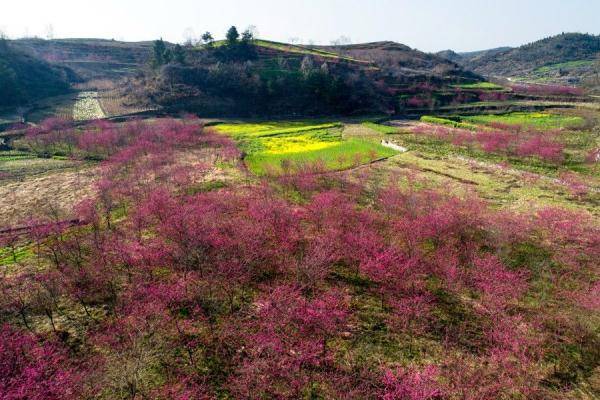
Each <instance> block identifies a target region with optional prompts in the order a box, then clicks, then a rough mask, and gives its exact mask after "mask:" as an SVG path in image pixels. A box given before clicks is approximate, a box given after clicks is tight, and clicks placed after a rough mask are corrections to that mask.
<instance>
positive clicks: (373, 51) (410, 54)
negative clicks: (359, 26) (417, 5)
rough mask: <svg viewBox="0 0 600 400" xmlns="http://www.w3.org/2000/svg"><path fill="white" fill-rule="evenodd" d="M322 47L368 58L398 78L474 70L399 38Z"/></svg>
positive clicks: (465, 74)
mask: <svg viewBox="0 0 600 400" xmlns="http://www.w3.org/2000/svg"><path fill="white" fill-rule="evenodd" d="M319 48H321V49H326V50H329V51H335V52H339V53H340V54H342V55H344V56H347V57H351V58H355V59H359V60H364V61H369V62H371V63H373V64H374V65H376V66H377V67H378V68H381V69H382V70H386V71H387V72H390V73H393V74H394V76H395V77H397V78H414V77H424V76H431V77H436V78H440V79H473V78H477V77H476V76H475V75H474V74H472V73H470V72H469V71H467V70H465V69H464V68H463V67H462V66H460V65H458V64H457V63H456V62H454V61H453V60H449V59H446V58H443V57H439V56H438V55H434V54H428V53H424V52H422V51H419V50H414V49H411V48H410V47H408V46H406V45H403V44H400V43H396V42H389V41H385V42H373V43H364V44H354V45H346V46H337V47H335V46H322V47H321V46H319Z"/></svg>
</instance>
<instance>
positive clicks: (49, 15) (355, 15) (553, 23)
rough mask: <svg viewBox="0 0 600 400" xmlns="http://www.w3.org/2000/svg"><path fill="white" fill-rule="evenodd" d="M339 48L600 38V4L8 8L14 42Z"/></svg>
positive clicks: (41, 2) (182, 3)
mask: <svg viewBox="0 0 600 400" xmlns="http://www.w3.org/2000/svg"><path fill="white" fill-rule="evenodd" d="M230 25H237V26H238V27H240V28H244V27H247V26H249V25H255V26H256V27H257V29H258V32H259V36H260V37H263V38H267V39H272V40H278V41H287V40H289V39H290V38H294V37H296V38H300V39H301V40H302V41H303V42H308V41H310V40H312V41H314V42H315V43H321V44H329V43H330V41H331V40H334V39H336V38H338V37H340V36H342V35H343V36H347V37H349V38H350V39H352V41H353V42H368V41H378V40H394V41H398V42H401V43H404V44H406V45H408V46H411V47H415V48H418V49H421V50H425V51H437V50H444V49H448V48H451V49H454V50H458V51H470V50H480V49H487V48H492V47H498V46H505V45H508V46H517V45H520V44H524V43H527V42H531V41H534V40H537V39H540V38H542V37H545V36H550V35H554V34H557V33H561V32H572V31H575V32H588V33H595V34H599V33H600V0H296V1H288V0H254V1H252V0H245V1H239V0H238V1H236V0H213V1H206V0H167V1H164V0H93V1H90V0H0V30H1V31H3V32H5V33H6V34H8V35H9V36H10V37H21V36H33V35H38V36H42V37H45V36H46V35H47V33H48V31H49V29H48V27H49V26H52V28H53V29H52V31H53V36H54V37H56V38H63V37H101V38H114V39H121V40H149V39H155V38H158V37H161V36H162V37H163V38H164V39H166V40H169V41H172V42H182V41H183V39H184V31H185V30H186V28H192V29H193V30H194V32H195V34H196V35H199V34H201V33H202V32H204V31H206V30H208V31H211V32H213V34H214V35H215V36H216V37H222V36H223V35H224V32H225V31H226V29H227V28H228V27H229V26H230Z"/></svg>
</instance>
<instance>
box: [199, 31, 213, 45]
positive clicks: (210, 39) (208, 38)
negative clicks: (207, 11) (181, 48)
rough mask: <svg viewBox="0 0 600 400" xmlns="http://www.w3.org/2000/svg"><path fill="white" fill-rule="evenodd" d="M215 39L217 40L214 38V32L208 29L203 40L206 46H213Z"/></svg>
mask: <svg viewBox="0 0 600 400" xmlns="http://www.w3.org/2000/svg"><path fill="white" fill-rule="evenodd" d="M214 41H215V39H214V38H213V35H212V33H210V32H208V31H207V32H204V34H203V35H202V42H203V43H204V45H205V46H206V47H212V46H213V42H214Z"/></svg>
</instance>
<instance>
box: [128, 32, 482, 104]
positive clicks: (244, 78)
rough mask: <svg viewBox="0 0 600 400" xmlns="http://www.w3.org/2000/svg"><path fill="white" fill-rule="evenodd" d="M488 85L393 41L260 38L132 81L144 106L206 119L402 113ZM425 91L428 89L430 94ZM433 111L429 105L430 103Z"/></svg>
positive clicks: (194, 52)
mask: <svg viewBox="0 0 600 400" xmlns="http://www.w3.org/2000/svg"><path fill="white" fill-rule="evenodd" d="M481 80H482V79H481V78H480V77H479V76H477V75H475V74H473V73H471V72H469V71H466V70H465V69H464V68H462V67H460V66H459V65H458V64H456V63H453V62H450V61H448V60H445V59H443V58H441V57H438V56H435V55H430V54H426V53H423V52H420V51H417V50H413V49H411V48H409V47H407V46H404V45H402V44H398V43H393V42H376V43H366V44H356V45H349V46H335V47H332V46H302V45H292V44H286V43H280V42H273V41H267V40H262V39H257V40H252V41H251V42H247V43H245V44H244V43H243V42H240V43H239V44H237V45H235V46H233V47H229V46H228V45H227V43H226V42H223V41H219V42H214V43H212V44H211V45H210V46H199V47H197V48H193V49H188V50H187V51H186V56H185V62H183V63H182V62H171V63H168V64H167V65H164V66H162V67H161V68H159V69H154V70H152V71H147V74H146V75H145V76H144V77H143V78H142V79H133V80H132V82H133V87H130V88H129V89H128V91H129V92H133V93H135V97H136V99H137V101H139V102H147V101H149V102H152V103H154V104H157V105H158V106H161V107H164V108H167V109H180V110H188V111H195V112H199V113H202V114H203V115H229V114H234V115H265V114H266V115H318V114H327V113H333V114H336V115H342V114H343V115H347V114H358V113H397V112H398V111H399V110H400V109H401V108H402V107H404V106H405V103H406V102H407V101H408V100H409V99H411V98H412V97H414V96H417V95H418V96H421V97H427V98H423V99H421V98H419V99H416V100H418V102H419V104H421V103H422V102H430V101H441V102H449V101H451V99H450V98H449V97H448V98H444V99H442V98H440V99H436V100H432V97H433V96H434V93H433V92H436V91H438V90H440V89H442V88H444V87H446V88H447V87H450V86H451V85H454V84H460V83H472V82H478V81H481ZM424 89H425V90H424ZM428 104H429V103H428Z"/></svg>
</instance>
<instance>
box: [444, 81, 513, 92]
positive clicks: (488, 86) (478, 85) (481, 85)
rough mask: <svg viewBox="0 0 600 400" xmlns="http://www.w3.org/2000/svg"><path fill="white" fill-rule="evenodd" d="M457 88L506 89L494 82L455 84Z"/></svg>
mask: <svg viewBox="0 0 600 400" xmlns="http://www.w3.org/2000/svg"><path fill="white" fill-rule="evenodd" d="M453 87H455V88H459V89H466V90H504V89H505V88H504V87H502V86H500V85H497V84H495V83H492V82H477V83H465V84H462V85H453Z"/></svg>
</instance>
